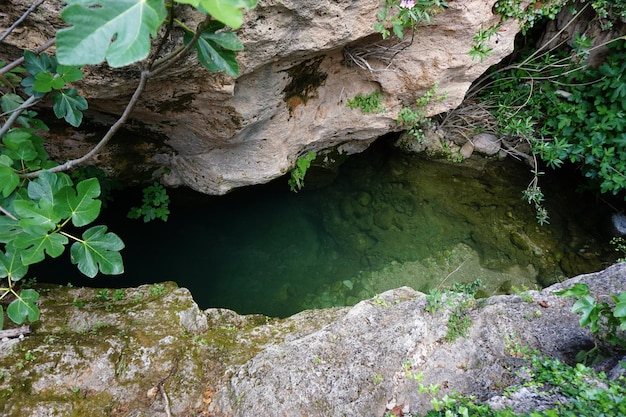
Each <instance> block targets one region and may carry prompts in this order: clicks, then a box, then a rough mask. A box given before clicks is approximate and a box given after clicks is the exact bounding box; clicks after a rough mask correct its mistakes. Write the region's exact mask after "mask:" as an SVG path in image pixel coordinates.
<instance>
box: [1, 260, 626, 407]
mask: <svg viewBox="0 0 626 417" xmlns="http://www.w3.org/2000/svg"><path fill="white" fill-rule="evenodd" d="M576 282H585V283H587V284H589V286H590V288H591V290H592V294H593V295H594V296H595V297H606V295H607V294H611V293H616V292H618V291H623V290H624V288H625V287H626V264H618V265H614V266H612V267H610V268H608V269H607V270H605V271H602V272H600V273H596V274H589V275H583V276H579V277H577V278H573V279H570V280H568V281H566V282H564V283H562V284H558V285H557V286H553V287H550V288H548V289H545V290H543V291H541V292H535V291H530V292H529V293H528V295H529V296H530V297H532V302H529V301H524V300H523V299H522V297H520V296H516V295H514V296H497V297H492V298H489V299H486V300H482V301H479V302H477V303H475V304H473V305H466V306H465V307H464V308H463V312H464V314H466V315H468V316H469V318H470V319H471V323H472V325H471V328H470V329H469V331H468V333H467V335H466V337H460V338H459V339H457V340H455V341H450V340H448V339H446V334H447V333H448V331H449V330H450V328H451V326H450V324H449V321H448V320H449V318H450V314H451V310H450V308H449V307H446V308H444V309H442V310H439V311H436V312H434V313H430V312H426V311H425V307H426V305H427V301H426V297H425V295H424V294H421V293H418V292H415V291H414V290H412V289H410V288H407V287H403V288H399V289H396V290H393V291H389V292H386V293H384V294H381V295H380V296H378V297H375V298H373V299H370V300H365V301H362V302H360V303H359V304H357V305H356V306H354V307H352V308H349V307H345V308H334V309H326V310H312V311H305V312H302V313H299V314H297V315H295V316H292V317H290V318H287V319H283V320H274V319H269V318H265V317H263V316H239V315H237V314H235V313H234V312H232V311H229V310H218V309H210V310H207V311H206V312H205V313H204V314H203V312H201V311H200V310H199V309H198V308H197V306H196V305H195V303H194V302H193V300H192V299H191V296H190V294H189V292H188V291H187V290H185V289H178V288H176V287H175V285H173V284H166V285H156V286H142V287H139V288H137V289H127V290H126V291H125V292H124V296H125V297H121V296H120V293H119V292H113V291H109V292H108V293H103V292H102V291H100V290H94V289H84V288H82V289H81V288H75V289H67V288H55V289H51V290H48V291H45V293H44V294H43V297H42V301H41V311H42V320H41V321H40V322H38V323H35V324H34V325H32V329H33V332H32V334H31V335H30V336H28V337H26V338H25V339H23V340H17V339H14V340H9V341H1V342H0V375H1V377H0V414H1V415H6V416H31V417H43V416H51V415H55V416H68V417H69V416H84V415H89V416H90V417H100V416H133V417H140V416H142V417H148V416H150V417H163V416H167V415H168V411H169V412H170V414H171V415H172V416H176V417H182V416H196V415H205V416H207V415H208V416H303V415H306V416H377V417H382V416H383V414H384V412H385V410H386V408H387V407H390V406H394V405H402V406H403V408H404V409H405V411H407V412H408V411H410V412H411V413H417V414H419V413H424V412H425V411H426V410H427V409H428V407H429V401H430V397H429V396H428V395H425V394H420V393H419V392H418V382H417V381H416V380H415V379H413V378H412V377H411V376H412V375H417V374H421V375H422V376H423V383H424V384H425V385H427V386H428V385H430V384H440V386H441V392H440V395H442V396H443V395H444V394H446V393H450V392H451V391H452V390H456V391H462V392H464V393H466V394H473V395H476V396H477V397H478V398H479V399H481V400H487V399H489V398H495V400H494V401H495V402H496V403H502V402H503V401H504V400H503V399H502V398H500V397H499V396H500V395H501V394H502V393H503V391H504V390H505V389H506V388H507V387H509V386H512V385H515V384H518V383H520V382H521V381H522V379H521V378H522V377H521V376H519V375H518V374H517V373H516V371H518V370H520V368H521V367H522V366H523V365H525V362H524V360H522V359H521V358H520V355H519V352H520V351H519V349H520V348H521V347H525V346H527V347H530V348H531V349H538V350H539V351H541V352H542V353H544V354H546V355H550V356H552V357H557V358H560V359H562V360H565V361H571V359H572V357H573V355H575V354H576V353H577V352H578V350H580V349H582V348H588V347H590V346H592V343H593V342H592V338H591V337H590V335H589V333H588V332H587V331H586V330H581V329H580V328H579V326H578V317H577V316H576V315H574V314H573V313H571V312H570V309H571V306H572V302H573V301H572V300H569V299H564V298H561V297H558V296H555V295H553V294H552V293H553V291H554V290H556V289H559V288H562V287H569V286H571V285H573V284H574V283H576ZM452 330H454V328H453V329H452ZM166 397H167V399H166ZM516 398H517V397H515V396H513V397H512V398H511V399H505V400H506V403H507V405H509V406H513V407H515V406H516V404H515V401H516ZM520 401H521V399H520ZM166 402H167V403H168V404H169V410H168V411H166Z"/></svg>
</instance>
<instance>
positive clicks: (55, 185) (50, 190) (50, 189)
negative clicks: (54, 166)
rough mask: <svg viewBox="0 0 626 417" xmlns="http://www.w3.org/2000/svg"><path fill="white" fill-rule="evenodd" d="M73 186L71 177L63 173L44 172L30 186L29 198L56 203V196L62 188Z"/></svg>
mask: <svg viewBox="0 0 626 417" xmlns="http://www.w3.org/2000/svg"><path fill="white" fill-rule="evenodd" d="M70 185H72V179H71V178H70V177H69V175H67V174H64V173H62V172H56V173H55V172H48V171H44V172H42V173H41V174H39V176H38V177H37V179H36V180H34V181H31V182H30V183H29V184H28V196H29V197H30V198H32V199H33V200H42V199H43V200H48V201H49V202H51V203H53V204H54V203H55V194H56V193H58V192H59V191H60V190H61V189H62V188H64V187H67V186H70Z"/></svg>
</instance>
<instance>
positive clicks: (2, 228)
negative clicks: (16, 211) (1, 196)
mask: <svg viewBox="0 0 626 417" xmlns="http://www.w3.org/2000/svg"><path fill="white" fill-rule="evenodd" d="M5 208H6V207H5ZM22 232H23V231H22V228H21V227H20V226H19V225H18V222H17V220H13V219H12V218H10V217H8V216H0V243H9V242H11V241H13V239H15V238H16V237H17V236H19V235H20V234H21V233H22Z"/></svg>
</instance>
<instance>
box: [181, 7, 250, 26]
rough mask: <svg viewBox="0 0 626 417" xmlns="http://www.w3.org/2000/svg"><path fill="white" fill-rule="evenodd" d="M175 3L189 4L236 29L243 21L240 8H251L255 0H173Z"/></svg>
mask: <svg viewBox="0 0 626 417" xmlns="http://www.w3.org/2000/svg"><path fill="white" fill-rule="evenodd" d="M175 1H176V2H177V3H184V4H191V5H192V6H194V7H196V8H198V9H200V10H202V11H204V12H206V13H209V14H210V15H211V16H213V17H214V18H215V19H217V20H219V21H220V22H222V23H224V24H225V25H228V26H230V27H231V28H233V29H238V28H239V27H241V24H242V23H243V12H242V10H241V9H247V10H249V9H252V8H254V7H255V6H256V4H257V0H175Z"/></svg>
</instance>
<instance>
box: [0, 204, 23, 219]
mask: <svg viewBox="0 0 626 417" xmlns="http://www.w3.org/2000/svg"><path fill="white" fill-rule="evenodd" d="M0 211H1V212H2V213H4V214H5V215H6V216H7V217H8V218H9V219H11V220H15V221H18V220H19V219H18V218H17V217H15V216H14V215H13V213H11V212H10V211H8V210H7V209H5V208H4V207H2V206H0Z"/></svg>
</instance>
